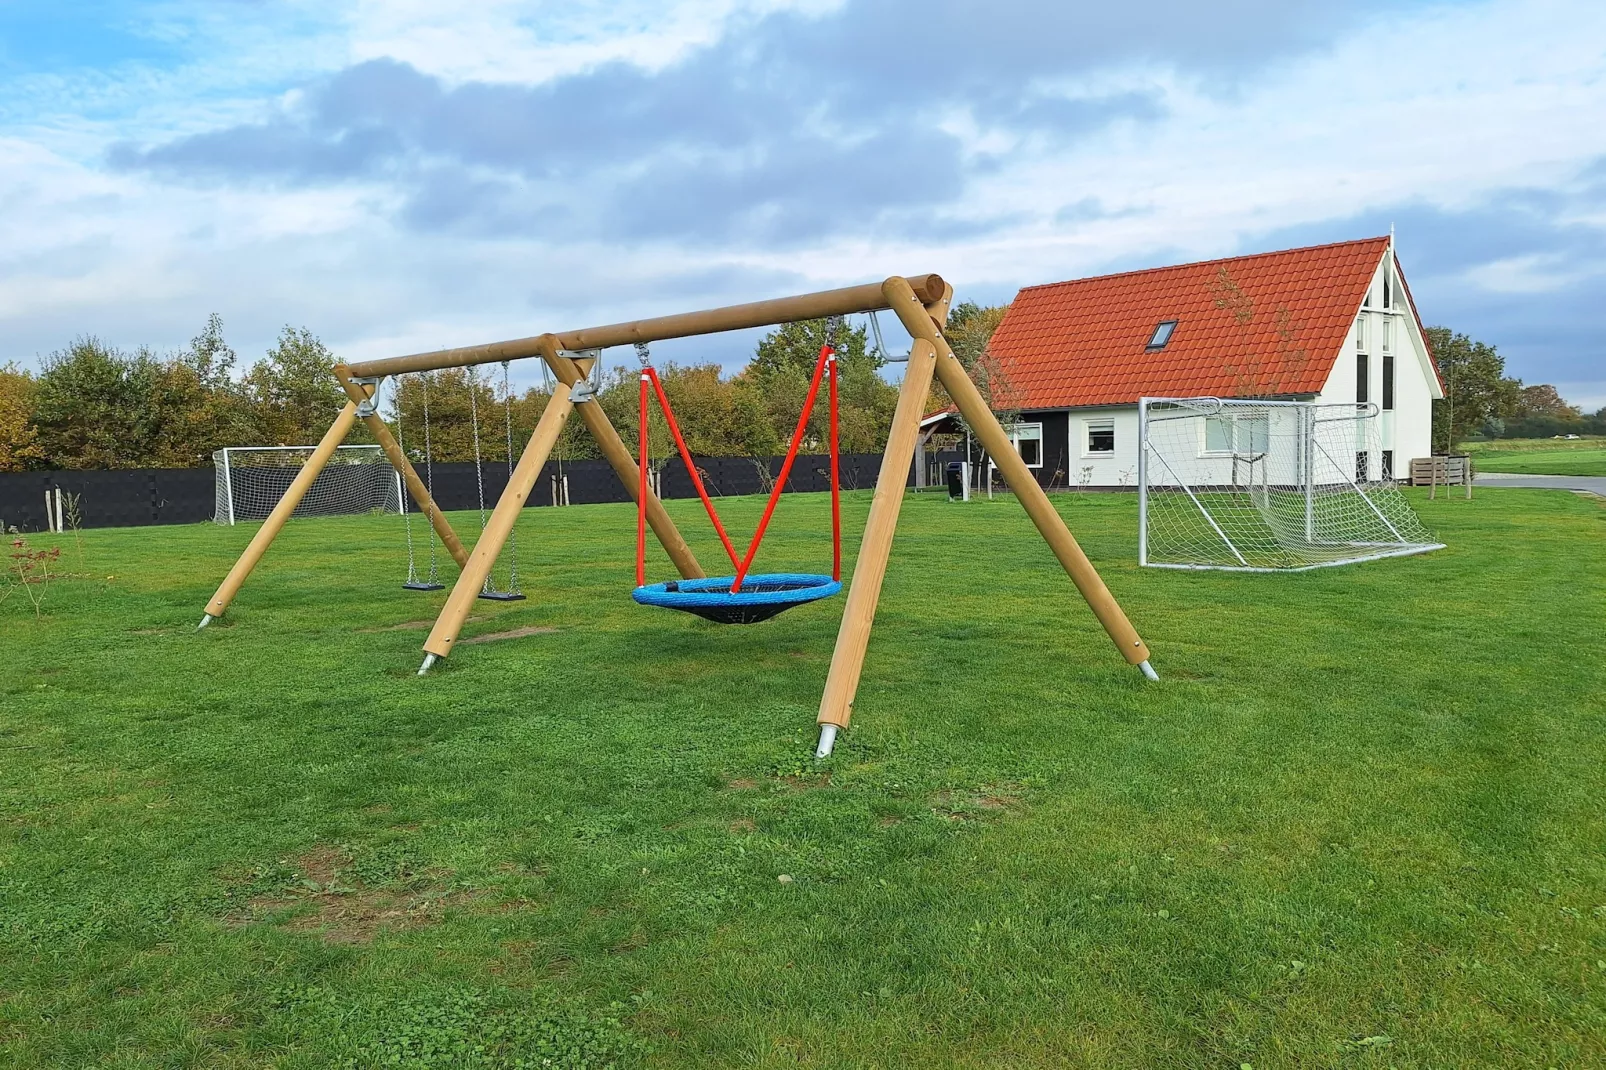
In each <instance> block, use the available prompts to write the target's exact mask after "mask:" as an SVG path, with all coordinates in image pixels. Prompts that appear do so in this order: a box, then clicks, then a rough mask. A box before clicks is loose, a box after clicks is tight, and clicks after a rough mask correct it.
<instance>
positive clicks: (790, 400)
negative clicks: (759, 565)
mask: <svg viewBox="0 0 1606 1070" xmlns="http://www.w3.org/2000/svg"><path fill="white" fill-rule="evenodd" d="M1003 311H1004V310H1003V309H1002V308H982V307H980V306H977V305H975V304H961V305H958V306H956V307H955V308H954V310H953V312H952V313H951V315H950V317H949V335H950V338H951V340H952V342H953V345H954V348H955V351H956V353H958V355H959V356H960V359H961V360H962V361H963V362H964V363H966V364H967V366H970V367H971V368H972V369H973V373H974V374H976V375H977V376H978V378H979V379H981V380H983V382H984V383H986V382H987V381H988V378H989V376H991V378H992V380H993V383H992V386H993V393H994V394H995V395H1001V393H1002V392H1001V391H1000V390H999V389H998V384H999V383H1001V382H1002V376H1001V375H1000V374H998V373H996V372H995V371H992V370H991V369H990V368H989V366H988V361H987V358H986V355H985V351H986V343H987V339H988V338H990V337H991V334H992V329H993V328H995V327H996V326H997V325H998V321H999V320H1001V319H1002V318H1003ZM827 330H828V326H827V323H826V321H825V320H807V321H802V322H798V323H788V324H783V325H781V326H779V327H777V328H775V329H774V330H772V331H771V332H770V333H769V334H767V335H765V336H764V338H762V339H761V340H760V341H759V342H758V345H757V347H756V350H755V352H754V354H753V356H752V358H751V359H750V360H749V361H748V363H747V365H746V366H745V367H743V368H742V369H741V370H740V371H738V372H736V373H734V374H730V375H727V374H725V373H724V372H723V371H722V369H721V368H720V367H719V366H718V365H717V364H690V365H680V364H675V363H667V364H664V365H663V366H661V367H658V369H657V370H658V374H659V376H660V378H661V379H662V381H663V385H664V392H665V394H666V395H667V396H668V397H669V399H670V403H671V405H672V406H673V408H674V411H675V414H676V418H677V422H678V423H679V426H680V429H681V432H682V433H683V435H684V436H685V438H686V442H687V445H688V447H689V448H690V449H691V450H692V452H693V453H696V454H699V455H702V456H751V457H767V456H773V455H775V454H778V453H783V452H785V450H786V448H787V446H788V444H789V443H790V441H791V437H792V433H793V430H794V428H795V427H796V424H797V421H798V417H799V415H800V414H801V412H802V409H803V403H804V399H805V397H806V395H807V393H808V387H809V379H810V376H811V375H812V373H813V370H814V365H815V361H816V360H817V358H818V356H819V351H820V346H821V344H822V343H824V341H825V339H826V336H827ZM835 341H836V345H837V352H838V387H839V436H840V442H841V448H842V449H843V451H845V452H849V453H870V452H879V451H880V449H881V448H882V446H883V444H884V443H885V441H886V437H887V433H888V431H889V430H890V428H891V425H892V414H893V411H894V410H895V409H896V407H897V388H896V387H895V386H893V385H891V384H890V383H888V382H887V381H886V380H885V379H884V378H882V375H881V371H882V369H883V368H884V367H885V366H886V364H887V362H888V354H886V353H884V352H882V349H881V346H880V345H879V344H878V343H876V342H873V341H872V340H871V338H870V337H869V329H868V327H867V326H866V325H863V324H861V325H859V326H850V325H843V326H842V327H841V329H840V331H839V334H838V336H837V337H836V339H835ZM615 352H620V351H615ZM623 352H628V350H626V351H623ZM335 363H336V356H335V354H333V353H332V352H331V351H330V350H329V348H328V347H327V346H326V345H324V343H323V342H322V341H320V340H319V339H318V337H317V336H316V335H314V334H313V333H312V332H311V331H309V330H307V329H306V328H304V327H285V328H284V329H283V330H282V331H281V332H280V334H279V337H278V339H277V340H276V341H275V343H274V345H273V347H272V348H271V349H269V350H268V352H267V353H266V354H265V355H264V356H263V357H261V358H260V359H258V360H257V361H255V362H254V363H252V364H251V365H250V366H249V367H246V368H242V367H241V366H240V360H239V356H238V354H236V353H235V351H234V350H233V348H231V347H230V346H229V344H228V342H227V341H226V340H225V338H224V335H223V323H222V320H221V319H220V318H219V317H218V316H217V315H215V314H214V315H212V316H211V317H209V318H208V320H207V322H206V325H205V327H204V328H203V329H202V331H201V332H200V333H199V334H198V335H196V337H195V338H194V339H192V340H191V342H190V344H189V345H188V346H186V347H185V348H183V349H181V350H179V351H177V352H170V353H157V352H155V351H153V350H151V349H150V348H148V347H141V348H139V349H137V350H134V351H132V352H126V351H123V350H119V349H117V348H115V347H113V346H110V345H108V344H106V343H105V342H103V341H102V340H100V339H98V338H94V337H81V338H78V339H75V340H74V341H73V342H72V343H71V344H69V345H68V346H67V347H66V348H64V349H61V350H58V351H56V352H54V353H51V354H50V355H49V356H48V357H46V358H45V359H44V361H43V362H42V367H41V369H40V370H39V372H38V373H37V374H34V373H30V372H28V371H25V370H23V369H20V368H18V367H16V366H14V365H0V471H18V470H23V469H30V468H35V469H45V468H48V469H84V468H90V469H106V468H188V467H198V466H205V465H209V464H211V457H212V453H213V451H215V450H218V449H221V448H223V447H225V446H252V445H263V446H267V445H310V444H313V443H316V442H317V441H318V440H319V439H320V438H321V437H322V436H323V433H324V431H325V430H326V429H327V428H328V426H329V422H330V420H331V419H333V417H334V414H335V413H336V412H337V411H338V410H339V409H340V408H341V406H343V405H344V404H345V402H346V397H345V394H344V393H343V392H342V391H341V390H340V388H339V386H338V385H337V384H336V383H335V381H334V379H333V377H332V376H331V374H330V370H331V368H332V367H333V365H334V364H335ZM530 363H532V364H538V363H539V362H530ZM597 378H598V380H599V382H598V391H597V395H598V400H599V402H600V403H601V404H602V407H603V409H604V410H605V411H606V412H607V413H608V417H609V419H610V420H611V421H612V422H613V424H614V426H615V427H616V428H617V429H618V430H619V433H620V435H621V437H622V438H624V440H625V441H626V443H627V444H629V445H630V447H631V448H632V450H634V449H635V448H636V440H637V432H636V428H637V424H638V422H639V415H638V404H639V393H638V392H639V370H638V368H637V367H635V364H634V362H633V361H629V362H627V363H613V364H612V365H611V366H610V367H609V368H607V369H606V371H605V373H603V374H600V375H599V376H598V377H597ZM506 384H507V380H506V379H505V378H504V370H503V369H502V368H501V367H499V366H497V365H494V364H493V365H489V366H480V367H476V368H451V369H445V370H441V371H437V372H431V373H424V374H416V375H408V376H403V377H401V378H400V379H399V380H392V381H391V382H390V383H388V384H387V385H386V387H385V388H384V394H383V396H382V398H381V412H382V413H383V414H384V416H385V418H386V421H387V423H388V424H389V425H390V426H391V429H392V430H393V431H395V432H397V433H398V434H399V435H400V437H401V438H402V441H403V445H404V446H405V447H406V449H407V452H408V453H409V454H411V455H413V456H414V457H417V458H422V457H423V456H424V453H425V447H426V442H427V445H428V453H429V455H430V456H431V457H432V458H433V459H434V460H437V461H443V462H449V461H472V460H474V458H475V456H476V452H477V454H478V456H480V457H481V458H482V459H486V460H491V459H495V460H503V461H505V459H506V458H507V455H508V442H509V440H510V439H511V441H512V443H513V451H514V454H515V456H516V455H517V453H518V452H519V451H520V450H522V448H523V446H524V443H525V442H526V441H527V440H528V438H529V436H530V433H531V432H532V431H533V430H534V428H535V424H536V422H537V421H538V420H539V419H540V416H541V412H542V411H543V409H544V408H545V406H546V404H547V401H548V400H549V399H550V397H551V390H552V385H553V384H552V383H551V381H550V380H548V382H547V383H546V384H545V385H543V386H535V387H529V388H526V389H524V390H522V391H520V390H514V389H509V388H508V386H507V385H506ZM946 402H947V399H946V397H945V396H943V395H941V393H940V391H939V392H937V394H936V396H934V397H933V399H932V401H931V406H932V407H937V406H940V405H943V404H946ZM650 411H651V414H652V415H651V423H650V425H649V447H650V452H651V454H652V455H653V456H654V457H655V458H663V457H666V456H668V454H669V453H670V452H672V451H673V449H674V445H673V441H672V439H671V438H670V435H669V431H668V428H667V426H666V425H665V423H664V420H663V415H662V413H661V412H659V410H658V405H657V402H656V401H654V402H653V404H652V405H651V406H650ZM426 414H427V429H426ZM826 435H827V407H826V393H825V388H824V386H823V385H822V387H821V391H820V396H819V399H818V400H817V402H816V404H815V409H814V416H813V418H812V420H811V421H810V422H809V425H808V428H807V431H806V434H805V439H804V442H803V449H804V450H805V451H806V452H821V451H823V450H824V449H825V448H826ZM476 438H477V440H478V441H477V449H476ZM348 441H351V442H354V443H355V442H365V441H371V439H370V438H369V437H368V434H367V431H366V428H365V427H364V426H363V425H362V424H361V423H360V422H359V423H358V424H357V425H356V427H355V428H354V429H353V431H352V435H351V437H350V439H349V440H348ZM554 455H555V456H557V457H560V458H565V459H579V458H587V457H596V456H600V454H599V453H598V451H597V448H596V444H595V443H594V442H593V441H592V439H591V437H590V435H589V434H588V433H587V432H586V430H585V427H584V425H583V423H582V422H581V421H578V420H572V421H570V422H569V423H568V424H567V425H566V426H565V428H564V431H563V434H562V437H561V438H560V440H559V442H558V445H557V447H556V449H555V451H554Z"/></svg>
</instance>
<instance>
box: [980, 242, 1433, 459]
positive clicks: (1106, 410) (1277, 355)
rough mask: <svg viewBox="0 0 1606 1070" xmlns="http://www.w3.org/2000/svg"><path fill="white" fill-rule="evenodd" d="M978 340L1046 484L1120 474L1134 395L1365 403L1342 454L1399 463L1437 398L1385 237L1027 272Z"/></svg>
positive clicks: (1423, 452)
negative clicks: (1033, 280)
mask: <svg viewBox="0 0 1606 1070" xmlns="http://www.w3.org/2000/svg"><path fill="white" fill-rule="evenodd" d="M990 353H991V356H992V358H993V360H994V361H995V362H996V367H997V372H996V374H995V375H994V377H993V383H992V389H993V395H994V397H993V401H994V404H995V406H996V407H998V408H1000V409H1007V410H1010V411H1012V412H1013V411H1018V412H1019V414H1020V415H1019V417H1018V419H1017V420H1016V421H1015V424H1014V427H1013V430H1012V437H1013V439H1014V441H1015V446H1016V448H1017V449H1018V450H1019V451H1020V453H1021V456H1022V458H1023V459H1025V461H1026V463H1027V465H1028V466H1030V467H1031V469H1032V471H1033V472H1034V473H1035V474H1036V475H1037V477H1038V481H1039V482H1040V483H1042V484H1043V485H1044V486H1045V487H1062V488H1063V487H1077V486H1087V487H1132V486H1135V485H1136V479H1137V468H1138V400H1139V399H1140V398H1144V397H1201V396H1214V397H1220V398H1260V399H1278V400H1290V401H1316V402H1319V403H1324V404H1325V403H1344V404H1348V403H1357V404H1366V405H1375V406H1376V407H1377V410H1378V419H1379V424H1380V426H1379V431H1380V438H1381V449H1380V450H1378V451H1377V452H1378V454H1379V455H1378V456H1375V457H1358V458H1357V463H1364V464H1365V465H1366V466H1367V470H1368V472H1369V475H1368V478H1373V479H1381V478H1395V477H1403V476H1404V475H1405V474H1406V473H1407V472H1408V471H1409V467H1408V466H1409V461H1410V460H1411V458H1413V457H1426V456H1429V455H1430V453H1431V448H1430V445H1429V443H1430V429H1431V425H1432V402H1433V400H1434V399H1436V398H1442V397H1444V388H1443V386H1442V384H1441V383H1440V381H1439V377H1438V373H1437V371H1436V369H1435V367H1434V363H1433V358H1432V353H1431V351H1430V349H1429V346H1428V342H1427V339H1426V337H1425V336H1424V334H1423V331H1422V323H1421V320H1420V319H1419V318H1418V317H1417V312H1416V306H1415V304H1414V302H1413V301H1412V299H1411V291H1410V288H1409V287H1408V286H1407V285H1406V283H1405V274H1404V272H1402V271H1401V270H1400V264H1399V260H1398V258H1397V257H1396V256H1395V253H1394V241H1393V238H1392V236H1387V237H1380V238H1367V239H1363V240H1360V241H1349V242H1340V243H1338V244H1335V245H1320V246H1313V247H1310V248H1303V249H1287V250H1283V251H1280V252H1272V253H1260V254H1256V255H1253V256H1236V257H1230V258H1228V259H1225V260H1209V261H1204V262H1201V263H1196V264H1178V265H1176V266H1173V267H1162V268H1150V269H1148V270H1144V271H1129V272H1124V273H1122V274H1119V275H1103V276H1100V277H1097V278H1089V279H1074V280H1072V281H1070V282H1056V283H1049V284H1047V285H1043V286H1028V287H1026V288H1025V289H1023V290H1021V291H1020V293H1019V294H1018V295H1017V296H1016V298H1015V300H1014V302H1013V303H1012V304H1011V305H1010V308H1009V311H1008V313H1007V314H1006V315H1005V316H1004V319H1003V322H1002V323H1000V324H999V327H998V330H997V331H996V332H995V333H994V335H993V338H992V343H991V347H990ZM1202 448H1204V447H1203V446H1201V449H1202Z"/></svg>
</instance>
